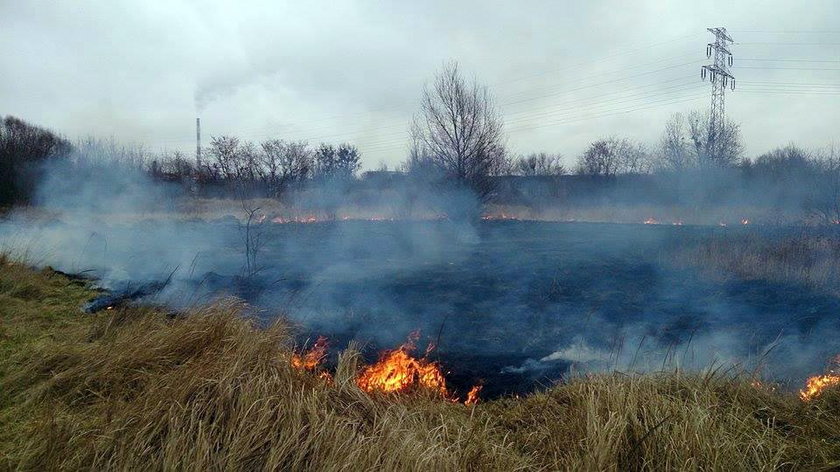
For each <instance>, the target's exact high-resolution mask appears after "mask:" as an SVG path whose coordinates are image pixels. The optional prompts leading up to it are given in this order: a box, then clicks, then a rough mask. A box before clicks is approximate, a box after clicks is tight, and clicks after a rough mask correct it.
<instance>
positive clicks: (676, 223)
mask: <svg viewBox="0 0 840 472" xmlns="http://www.w3.org/2000/svg"><path fill="white" fill-rule="evenodd" d="M671 224H672V225H674V226H682V225H683V220H677V221H674V222H673V223H671Z"/></svg>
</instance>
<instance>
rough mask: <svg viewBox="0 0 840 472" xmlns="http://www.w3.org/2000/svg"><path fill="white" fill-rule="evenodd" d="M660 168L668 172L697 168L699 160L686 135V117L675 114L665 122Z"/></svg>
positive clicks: (661, 142) (661, 143)
mask: <svg viewBox="0 0 840 472" xmlns="http://www.w3.org/2000/svg"><path fill="white" fill-rule="evenodd" d="M660 149H661V150H660V162H659V166H660V167H662V168H663V169H666V170H675V171H682V170H685V169H691V168H694V167H697V159H696V156H695V155H694V153H693V152H692V149H691V147H690V145H689V143H688V141H687V138H686V134H685V117H684V116H683V115H682V114H681V113H674V114H673V115H671V117H670V118H669V119H668V121H666V122H665V131H664V132H663V133H662V139H661V141H660Z"/></svg>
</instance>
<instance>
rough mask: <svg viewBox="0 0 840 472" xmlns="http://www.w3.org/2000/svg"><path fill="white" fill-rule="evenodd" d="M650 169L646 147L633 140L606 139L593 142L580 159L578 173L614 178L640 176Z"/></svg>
mask: <svg viewBox="0 0 840 472" xmlns="http://www.w3.org/2000/svg"><path fill="white" fill-rule="evenodd" d="M649 169H650V159H649V157H648V153H647V150H646V149H645V147H644V146H643V145H642V144H641V143H638V142H636V141H633V140H631V139H626V138H625V139H619V138H604V139H599V140H598V141H595V142H593V143H592V144H590V145H589V147H588V148H587V149H586V151H584V153H583V154H582V155H581V156H580V158H578V164H577V173H578V174H582V175H603V176H612V175H616V174H640V173H644V172H647V171H648V170H649Z"/></svg>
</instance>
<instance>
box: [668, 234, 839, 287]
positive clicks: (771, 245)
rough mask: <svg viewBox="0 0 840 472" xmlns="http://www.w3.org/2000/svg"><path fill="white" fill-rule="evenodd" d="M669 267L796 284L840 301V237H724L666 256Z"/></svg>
mask: <svg viewBox="0 0 840 472" xmlns="http://www.w3.org/2000/svg"><path fill="white" fill-rule="evenodd" d="M663 255H664V256H665V257H666V258H667V259H668V262H669V263H670V262H676V263H677V264H682V265H690V266H694V267H699V268H701V269H703V270H704V271H705V272H706V273H707V274H712V275H713V276H722V277H735V278H738V279H746V280H750V279H762V280H769V281H773V282H779V283H794V284H801V285H805V286H808V287H810V288H814V289H817V290H822V291H825V292H829V293H831V294H833V295H840V233H831V232H825V233H816V234H810V233H809V232H808V231H806V230H803V231H802V232H801V233H798V234H788V235H784V236H778V235H768V234H765V233H764V232H762V231H755V232H750V233H746V234H741V235H730V234H718V235H712V236H709V237H706V238H703V239H700V240H698V241H689V242H688V243H682V244H680V245H676V246H674V247H672V248H670V249H669V250H667V251H664V252H663Z"/></svg>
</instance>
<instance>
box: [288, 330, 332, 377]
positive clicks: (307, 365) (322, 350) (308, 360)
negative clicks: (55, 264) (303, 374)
mask: <svg viewBox="0 0 840 472" xmlns="http://www.w3.org/2000/svg"><path fill="white" fill-rule="evenodd" d="M328 347H329V341H328V340H327V338H326V337H325V336H318V340H317V341H315V344H314V345H313V346H312V348H311V349H309V350H308V351H306V352H304V353H303V354H300V355H299V354H292V359H291V362H292V367H294V368H295V369H301V370H315V369H316V368H318V366H319V365H320V364H321V362H323V361H324V358H325V357H327V348H328ZM327 375H329V374H327ZM322 377H323V376H322Z"/></svg>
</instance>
